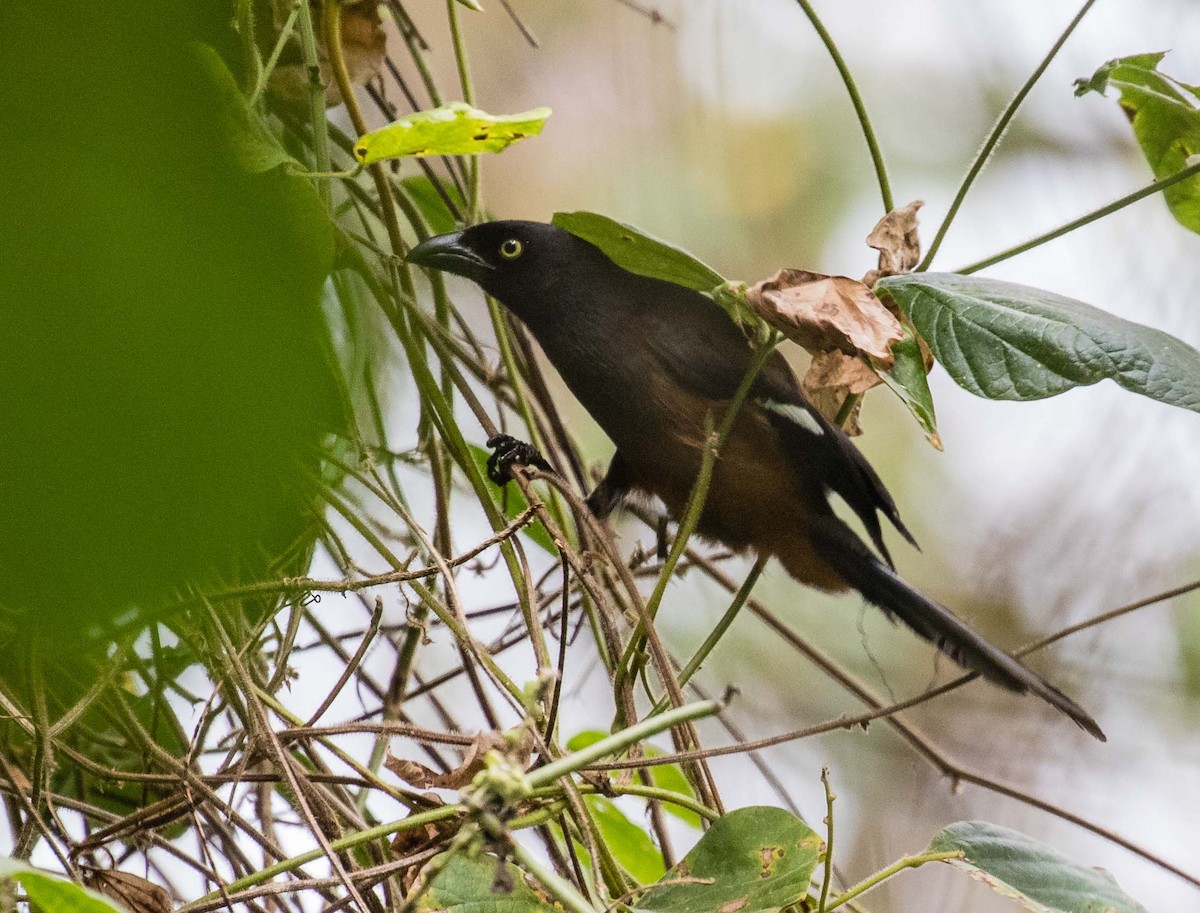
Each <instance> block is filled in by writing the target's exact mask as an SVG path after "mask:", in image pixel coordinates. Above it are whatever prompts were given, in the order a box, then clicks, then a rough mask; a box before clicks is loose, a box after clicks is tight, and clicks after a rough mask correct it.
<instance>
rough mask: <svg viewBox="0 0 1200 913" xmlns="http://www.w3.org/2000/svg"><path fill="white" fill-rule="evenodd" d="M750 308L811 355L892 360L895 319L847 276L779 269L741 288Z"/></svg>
mask: <svg viewBox="0 0 1200 913" xmlns="http://www.w3.org/2000/svg"><path fill="white" fill-rule="evenodd" d="M746 300H747V301H748V302H749V304H750V306H751V308H753V309H754V312H755V313H756V314H758V315H759V316H760V317H762V318H763V320H765V321H766V322H767V323H769V324H770V325H771V326H773V327H775V328H776V329H778V330H780V331H781V332H782V333H783V334H784V335H785V336H787V337H788V338H789V339H791V340H793V341H795V342H797V343H799V344H800V345H801V346H803V347H804V348H806V349H808V350H809V351H810V352H812V353H813V354H814V355H815V354H817V353H820V352H832V351H838V352H843V353H845V354H846V355H870V356H871V357H872V358H874V359H876V360H877V361H878V362H880V363H881V364H883V365H885V366H887V365H890V364H891V363H892V351H891V345H892V343H894V342H899V341H900V339H901V338H903V336H904V333H903V331H902V330H901V329H900V321H899V320H897V319H896V316H895V315H894V314H893V313H892V312H891V311H889V310H888V309H887V308H886V307H884V305H883V303H882V302H881V301H880V300H879V299H878V298H877V297H875V293H874V292H872V291H871V290H870V289H869V288H868V287H867V286H866V285H864V284H863V283H861V282H859V281H857V280H855V279H849V278H847V277H846V276H827V275H824V274H823V273H813V272H809V271H808V270H803V269H781V270H780V271H779V272H777V273H776V274H775V275H774V276H772V277H771V278H770V279H767V280H764V281H763V282H756V283H755V284H754V285H752V286H750V287H749V288H748V289H747V290H746Z"/></svg>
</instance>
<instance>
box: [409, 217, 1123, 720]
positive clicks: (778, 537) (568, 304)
mask: <svg viewBox="0 0 1200 913" xmlns="http://www.w3.org/2000/svg"><path fill="white" fill-rule="evenodd" d="M408 261H409V262H410V263H415V264H417V265H419V266H425V267H430V268H433V269H439V270H444V271H445V272H449V273H454V274H456V275H459V276H464V277H466V278H468V279H470V280H472V281H474V282H476V283H478V284H479V285H480V286H481V287H482V288H483V289H484V291H486V292H487V293H488V294H489V295H492V296H493V297H494V298H496V299H498V300H499V301H500V302H501V303H502V304H503V305H504V306H505V307H507V308H508V309H509V310H510V311H512V312H513V313H514V314H516V315H517V316H518V317H519V318H520V319H521V320H522V321H523V322H524V323H525V325H526V326H527V327H528V328H529V330H530V331H531V332H532V333H533V335H534V337H535V338H536V339H537V341H538V343H539V344H540V345H541V347H542V349H543V351H545V353H546V356H547V357H548V358H549V359H550V361H551V363H552V364H553V365H554V367H555V368H557V369H558V372H559V374H560V375H562V378H563V380H564V381H565V382H566V384H567V386H568V387H570V389H571V392H572V393H574V394H575V396H576V397H577V398H578V399H579V401H580V402H581V403H582V404H583V405H584V407H585V408H586V409H587V410H588V412H590V413H591V415H592V417H593V418H595V420H596V421H597V422H598V423H599V424H600V426H601V427H602V428H603V429H604V431H605V432H606V433H607V434H608V436H609V437H611V438H612V439H613V442H614V443H615V444H616V445H617V452H616V455H615V456H614V457H613V459H612V463H611V464H610V465H609V467H608V472H607V474H606V475H605V477H604V480H603V481H602V482H601V483H600V484H599V485H598V486H597V487H596V490H595V491H594V492H592V494H591V496H590V497H589V499H588V504H589V506H590V507H591V508H592V510H593V511H594V512H595V514H596V515H597V516H598V517H601V518H604V517H606V516H608V514H610V513H611V512H612V511H613V510H614V509H615V508H617V507H618V506H619V505H620V504H621V502H622V501H623V500H624V499H625V498H626V497H627V496H628V495H630V494H632V493H637V492H645V493H649V494H652V495H657V496H658V497H659V498H661V499H662V501H663V502H664V503H665V504H666V506H667V509H668V510H669V511H670V512H671V513H672V514H673V515H674V516H676V517H678V516H679V515H680V514H681V513H682V512H683V509H684V505H685V504H686V503H687V499H688V495H689V494H690V492H691V490H692V486H693V484H694V482H695V481H696V476H697V473H698V471H699V468H700V463H701V459H702V456H703V452H704V443H705V418H706V416H707V415H709V414H710V413H711V415H712V416H713V420H714V421H717V422H719V421H720V420H721V418H722V417H723V416H724V415H725V413H726V410H727V408H728V407H729V405H730V404H731V401H732V399H733V397H734V396H735V393H736V391H737V389H738V387H739V385H740V384H741V382H742V380H743V378H744V377H745V375H746V373H747V371H748V369H749V366H750V363H751V358H752V351H751V348H750V345H749V342H748V341H747V339H746V337H745V335H744V334H743V333H742V331H741V330H740V329H739V328H738V326H737V325H736V324H735V323H734V322H733V320H732V319H731V318H730V317H729V316H728V315H727V314H726V313H725V311H724V310H722V309H721V308H720V307H719V306H718V305H717V304H715V303H714V302H713V301H712V300H710V299H709V298H708V297H707V296H705V295H703V294H701V293H699V292H695V291H692V290H691V289H687V288H684V287H682V286H679V285H675V284H673V283H670V282H665V281H662V280H659V279H650V278H647V277H644V276H639V275H636V274H634V273H631V272H628V271H627V270H625V269H622V268H621V267H619V266H617V265H616V264H615V263H613V262H612V261H611V260H610V259H609V258H608V257H607V256H606V255H605V254H604V253H603V252H601V250H600V249H599V248H597V247H596V246H594V245H593V244H590V243H589V242H587V241H584V240H583V239H582V238H579V237H577V236H575V235H573V234H571V233H570V232H567V231H565V230H563V229H560V228H558V227H556V226H553V225H547V224H544V223H540V222H523V221H499V222H488V223H484V224H482V225H476V226H473V227H471V228H468V229H466V230H465V231H462V232H452V233H450V234H444V235H439V236H437V237H435V238H430V239H429V240H427V241H425V242H423V243H422V244H419V245H417V246H416V247H415V248H413V249H412V251H411V252H410V253H409V255H408ZM531 452H532V450H531V449H530V451H527V452H526V456H525V457H524V458H523V459H522V460H521V461H523V462H529V459H530V458H529V456H528V454H529V453H531ZM510 456H511V455H510ZM835 494H836V495H839V496H840V497H841V498H842V499H843V500H844V501H845V502H846V504H848V505H849V506H850V508H851V509H852V510H853V511H854V513H855V514H857V515H858V517H859V519H860V520H861V521H862V523H863V525H864V526H865V528H866V530H867V533H868V534H869V536H870V538H871V541H872V543H873V544H874V546H875V549H876V550H877V552H878V554H876V552H874V551H872V550H871V549H870V548H869V547H868V546H867V545H866V544H865V543H864V542H863V541H862V540H861V539H859V537H858V536H857V535H855V533H854V532H853V531H852V530H851V529H850V527H848V526H847V525H846V524H845V523H844V522H842V520H840V519H839V518H838V517H837V515H836V514H835V513H834V511H833V509H832V507H831V506H830V496H831V495H835ZM879 514H883V515H884V516H885V517H887V518H888V520H889V521H890V522H891V523H892V525H893V526H895V527H896V529H897V530H899V532H900V534H901V535H903V536H904V538H905V539H907V540H908V541H909V542H912V543H913V544H914V545H915V544H916V543H915V542H914V540H913V537H912V535H911V534H910V533H909V531H908V530H907V529H906V528H905V526H904V523H903V522H902V521H901V520H900V515H899V513H898V512H897V510H896V504H895V502H894V501H893V500H892V497H891V495H890V494H888V491H887V489H886V488H885V487H884V485H883V482H882V481H881V480H880V478H879V476H878V475H876V473H875V471H874V470H873V469H872V468H871V466H870V464H869V463H868V462H867V461H866V459H865V458H864V457H863V455H862V454H861V453H860V452H859V451H858V448H857V447H855V446H854V444H853V443H851V441H850V439H849V438H848V437H847V436H846V435H845V434H844V433H843V432H842V430H841V429H840V428H838V427H836V426H834V425H832V424H831V423H830V422H828V421H826V419H825V418H824V417H822V416H821V414H820V413H819V412H817V411H816V409H814V408H813V407H812V405H810V404H809V402H808V400H806V399H805V397H804V395H803V393H801V391H800V385H799V382H798V381H797V380H796V376H795V374H794V373H793V372H792V370H791V368H790V367H789V366H788V364H787V362H786V361H785V360H784V358H783V357H782V356H781V355H780V354H779V353H778V352H776V353H773V354H772V355H771V356H770V357H769V358H768V359H767V362H766V364H765V365H764V367H763V368H762V370H761V372H760V373H759V375H758V378H757V379H756V380H755V381H754V384H753V387H752V388H751V391H750V397H749V398H748V400H747V401H746V402H745V403H744V405H743V406H742V408H741V410H740V412H739V413H738V416H737V419H736V421H735V424H734V427H733V431H732V433H731V434H730V436H729V438H728V440H727V441H726V443H725V444H724V446H722V448H721V450H720V453H719V455H718V457H717V459H716V462H715V465H714V469H713V477H712V482H711V486H710V488H709V493H708V499H707V501H706V502H705V505H704V510H703V512H702V515H701V517H700V522H699V527H698V529H699V532H700V533H701V535H703V536H705V537H707V538H710V539H715V540H717V541H720V542H723V543H725V544H726V545H728V546H730V547H732V548H734V549H747V548H751V549H755V550H756V551H757V552H759V553H760V554H770V555H774V556H776V557H777V558H778V559H779V560H780V562H782V564H783V566H784V567H785V568H786V569H787V571H788V573H790V574H791V575H792V576H793V577H795V578H796V579H797V580H799V581H800V582H801V583H806V584H808V585H810V586H814V587H817V588H818V589H821V590H829V591H839V590H845V589H847V588H850V589H854V590H857V591H858V592H859V593H861V594H862V595H863V597H865V598H866V599H867V601H869V602H871V603H874V604H875V605H877V606H879V607H880V608H881V609H883V610H884V612H886V613H887V614H888V615H889V616H891V617H892V618H893V619H899V620H900V621H902V622H904V623H905V624H906V625H908V626H909V627H910V628H912V630H913V631H915V632H916V633H917V634H919V635H920V636H921V637H923V638H925V639H926V640H929V641H932V642H933V643H934V644H936V645H937V647H938V648H939V649H940V650H942V651H943V652H944V653H946V654H947V655H948V656H950V657H951V658H952V659H954V660H955V662H957V663H959V664H960V665H962V666H963V667H965V668H967V669H971V670H974V671H976V672H979V673H981V674H982V675H983V676H985V677H986V678H988V679H990V680H992V681H993V682H995V683H996V684H998V685H1001V686H1002V687H1004V688H1008V689H1010V690H1012V691H1018V692H1028V691H1031V692H1033V693H1034V694H1036V695H1038V696H1039V697H1041V698H1043V699H1044V700H1046V701H1047V702H1049V703H1050V704H1052V705H1053V706H1055V707H1057V708H1058V709H1059V710H1061V711H1062V712H1063V713H1065V714H1067V716H1069V717H1070V718H1071V719H1072V720H1074V721H1075V722H1076V723H1077V724H1078V725H1079V726H1080V727H1081V728H1082V729H1084V730H1086V731H1087V732H1088V733H1090V734H1091V735H1093V736H1095V737H1096V738H1097V739H1100V740H1101V741H1104V739H1105V737H1104V733H1103V732H1101V730H1100V727H1099V726H1097V725H1096V722H1095V721H1094V720H1093V719H1092V718H1091V717H1090V716H1089V715H1088V714H1087V713H1086V712H1084V710H1083V709H1082V708H1080V707H1079V706H1078V705H1077V704H1075V702H1074V701H1072V700H1071V699H1070V698H1069V697H1067V696H1066V695H1065V694H1063V693H1062V692H1061V691H1059V690H1058V689H1057V688H1055V687H1054V686H1053V685H1051V684H1050V683H1049V682H1047V681H1045V680H1044V679H1042V678H1041V677H1039V676H1037V675H1035V674H1034V673H1033V672H1031V671H1029V670H1028V669H1026V668H1025V667H1024V666H1022V665H1021V664H1020V663H1019V662H1017V660H1015V659H1014V658H1013V657H1011V656H1009V655H1008V654H1007V653H1005V652H1003V651H1002V650H1000V649H998V648H996V647H994V646H992V645H991V644H990V643H988V642H987V641H986V640H984V639H983V638H982V637H981V636H980V635H979V634H977V633H976V632H975V631H973V630H972V629H971V628H970V627H969V626H968V625H967V624H966V623H964V622H963V621H962V620H961V619H959V618H958V617H957V616H955V615H954V614H953V613H952V612H950V611H949V610H948V609H946V608H945V607H943V606H941V605H939V604H938V603H936V602H934V601H933V600H931V599H929V598H928V597H926V596H923V595H922V594H921V593H919V592H917V591H916V590H915V589H913V588H912V587H910V586H909V585H908V584H906V583H905V582H904V581H903V580H901V579H900V577H898V576H897V575H896V572H895V570H894V569H893V567H892V562H891V558H890V556H889V555H888V552H887V548H886V546H885V545H884V541H883V534H882V532H881V530H880V523H879Z"/></svg>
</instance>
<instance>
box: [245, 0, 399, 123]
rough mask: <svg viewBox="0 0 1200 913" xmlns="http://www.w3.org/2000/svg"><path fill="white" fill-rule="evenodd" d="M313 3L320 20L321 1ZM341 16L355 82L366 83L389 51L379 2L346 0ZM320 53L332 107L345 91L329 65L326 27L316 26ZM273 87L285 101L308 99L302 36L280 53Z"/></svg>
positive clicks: (344, 51) (344, 44) (346, 55)
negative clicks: (301, 50)
mask: <svg viewBox="0 0 1200 913" xmlns="http://www.w3.org/2000/svg"><path fill="white" fill-rule="evenodd" d="M309 5H310V6H312V7H313V12H312V15H313V18H314V19H315V20H316V21H317V22H320V4H319V3H317V2H316V0H309ZM341 19H342V55H343V57H344V58H345V61H346V69H347V71H349V74H350V82H351V84H352V85H356V86H361V85H366V84H367V83H369V82H370V81H371V80H373V79H376V78H377V77H378V76H379V74H380V72H381V70H382V68H383V61H384V57H385V56H386V55H387V32H386V31H385V30H384V27H383V19H382V18H381V16H380V14H379V4H378V3H374V2H371V0H344V2H343V3H342V11H341ZM316 37H317V57H318V63H319V64H320V67H321V83H322V84H323V85H324V86H325V106H326V107H328V108H332V107H334V106H336V105H340V104H341V103H342V93H341V92H340V91H339V90H338V85H337V80H335V79H334V78H333V70H332V68H331V67H330V65H329V53H328V51H327V49H326V47H325V35H324V30H323V29H317V36H316ZM269 85H270V87H271V90H272V91H273V92H274V93H275V95H276V96H277V97H278V98H279V100H280V101H282V102H283V103H285V104H287V105H289V106H293V107H299V106H302V105H306V104H307V103H308V91H309V88H308V71H307V70H306V69H305V66H304V62H303V60H302V59H301V56H300V45H299V40H298V39H294V40H293V42H292V44H291V46H289V47H288V48H286V49H285V51H284V53H283V54H282V55H281V56H280V59H279V63H278V64H277V65H276V67H275V69H274V70H273V71H272V72H271V78H270V80H269Z"/></svg>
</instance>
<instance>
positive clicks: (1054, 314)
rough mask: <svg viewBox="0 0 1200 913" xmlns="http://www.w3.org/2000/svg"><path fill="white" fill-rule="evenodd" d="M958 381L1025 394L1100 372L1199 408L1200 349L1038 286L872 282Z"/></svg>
mask: <svg viewBox="0 0 1200 913" xmlns="http://www.w3.org/2000/svg"><path fill="white" fill-rule="evenodd" d="M879 287H880V288H882V289H884V290H885V291H886V292H887V293H888V294H889V295H891V296H892V297H893V298H894V299H896V301H897V302H898V303H899V305H900V307H901V308H902V309H903V310H904V312H905V313H906V314H908V316H909V317H910V318H911V319H912V322H913V324H914V325H915V326H916V328H917V331H918V332H919V333H920V334H921V335H922V336H923V337H924V338H925V341H926V342H927V343H928V344H929V348H930V349H931V350H932V351H933V356H934V358H936V359H937V360H938V361H939V362H941V363H942V365H943V366H944V367H945V368H946V370H947V371H948V372H949V374H950V376H951V377H953V378H954V380H955V381H956V382H957V383H958V384H959V385H960V386H962V387H964V388H966V389H967V390H969V391H971V392H972V393H974V394H976V395H977V396H983V397H987V398H988V399H1010V400H1033V399H1043V398H1045V397H1047V396H1054V395H1055V394H1057V393H1062V392H1063V391H1065V390H1069V389H1071V388H1072V387H1077V386H1086V385H1088V384H1094V383H1097V382H1099V381H1101V380H1104V379H1105V378H1110V379H1112V380H1114V381H1116V382H1117V383H1118V384H1119V385H1120V386H1122V387H1124V388H1125V389H1126V390H1131V391H1133V392H1134V393H1140V394H1142V395H1143V396H1149V397H1151V398H1152V399H1156V400H1158V401H1159V402H1163V403H1167V404H1169V405H1172V406H1179V407H1181V408H1184V409H1191V410H1192V411H1193V412H1200V352H1197V351H1196V350H1195V349H1193V348H1192V347H1191V346H1189V345H1188V344H1187V343H1185V342H1183V341H1181V340H1179V339H1176V338H1175V337H1174V336H1170V335H1168V334H1167V333H1164V332H1162V331H1161V330H1156V329H1153V328H1151V327H1147V326H1143V325H1141V324H1139V323H1133V322H1132V321H1129V320H1123V319H1121V318H1120V317H1116V316H1114V315H1113V314H1109V313H1107V312H1105V311H1102V310H1100V309H1099V308H1094V307H1092V306H1091V305H1088V304H1084V303H1083V302H1082V301H1075V300H1074V299H1072V298H1065V297H1063V296H1062V295H1055V294H1053V293H1052V292H1046V291H1042V290H1041V289H1035V288H1029V287H1028V286H1023V285H1014V284H1012V283H1010V282H999V281H997V280H994V279H983V278H979V277H976V276H958V275H953V274H950V273H912V274H908V275H904V276H889V277H888V278H886V279H881V280H880V281H879Z"/></svg>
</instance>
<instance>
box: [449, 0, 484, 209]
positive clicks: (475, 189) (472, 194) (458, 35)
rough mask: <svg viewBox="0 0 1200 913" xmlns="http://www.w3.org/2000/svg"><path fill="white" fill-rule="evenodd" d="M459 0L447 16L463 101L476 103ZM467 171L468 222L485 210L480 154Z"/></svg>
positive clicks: (452, 1) (453, 0)
mask: <svg viewBox="0 0 1200 913" xmlns="http://www.w3.org/2000/svg"><path fill="white" fill-rule="evenodd" d="M458 7H459V3H458V0H446V16H447V18H448V19H449V20H450V40H451V42H452V43H453V45H454V62H455V63H456V64H457V65H458V81H459V84H460V85H461V86H462V94H463V101H465V102H466V103H467V104H468V105H473V104H475V87H474V86H473V85H472V84H471V67H470V63H469V61H468V60H467V45H466V42H465V41H463V36H462V27H461V26H460V25H459V22H458ZM465 167H466V172H467V224H468V225H471V224H474V223H475V222H478V221H479V215H480V213H481V212H483V205H482V201H481V200H480V194H479V192H480V173H479V156H477V155H470V156H467V157H466V162H465Z"/></svg>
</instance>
